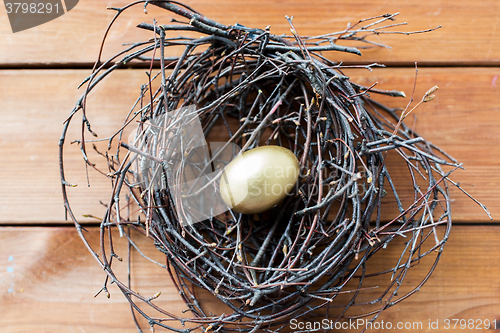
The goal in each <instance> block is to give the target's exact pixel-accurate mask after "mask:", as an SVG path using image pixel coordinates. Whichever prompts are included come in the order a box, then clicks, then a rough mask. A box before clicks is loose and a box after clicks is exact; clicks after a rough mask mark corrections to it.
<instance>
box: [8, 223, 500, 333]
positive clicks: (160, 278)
mask: <svg viewBox="0 0 500 333" xmlns="http://www.w3.org/2000/svg"><path fill="white" fill-rule="evenodd" d="M499 233H500V227H493V226H478V227H470V226H467V227H466V226H462V227H460V226H458V227H454V228H453V229H452V233H451V237H450V240H449V242H448V243H447V244H446V247H445V251H444V253H443V256H442V258H441V261H440V262H439V265H438V266H437V269H436V271H435V272H434V274H433V275H432V276H431V278H430V280H429V281H428V283H427V284H425V285H424V286H423V288H422V289H421V290H420V292H418V293H416V294H415V295H413V296H411V297H410V298H408V299H406V300H404V301H403V302H401V303H399V304H398V305H396V306H394V307H392V308H390V309H388V310H386V311H385V312H383V313H382V315H381V316H380V318H379V320H378V322H381V321H384V322H385V323H386V324H387V323H388V322H390V323H392V324H393V325H396V324H397V323H398V322H403V323H407V322H408V323H422V329H408V330H404V331H409V332H436V331H446V332H464V330H461V329H459V328H458V326H457V328H456V329H449V330H444V327H445V326H444V325H445V320H446V319H450V320H452V319H459V320H460V319H465V320H469V319H473V320H475V322H476V321H477V320H486V319H489V320H490V321H492V320H494V319H497V321H498V320H500V318H499V317H498V312H499V310H500V301H499V300H498V297H497V291H498V289H499V288H500V280H499V279H497V278H495V277H496V276H498V274H499V269H498V265H492V264H491V263H492V262H498V260H500V254H499V253H500V243H499V242H498V236H497V235H498V234H499ZM98 234H99V230H98V228H89V232H88V233H87V235H88V239H89V240H90V243H91V244H92V245H93V246H95V245H97V244H98V237H99V236H98ZM133 239H134V241H135V242H136V244H137V245H138V246H139V247H140V248H141V249H142V250H143V252H144V253H145V254H146V255H148V256H150V257H151V258H154V259H156V260H160V261H161V260H162V258H163V255H162V254H161V253H160V252H158V251H157V250H156V249H155V248H154V247H153V246H152V244H151V243H149V241H148V239H146V238H145V237H143V236H139V235H136V236H133ZM115 240H116V243H115V246H116V247H115V249H116V253H117V254H118V255H120V256H122V257H123V258H126V257H127V247H126V246H125V242H123V239H119V238H118V237H117V239H115ZM392 244H393V243H391V244H390V245H389V246H388V248H387V249H386V250H384V251H382V252H381V253H379V254H380V255H379V254H377V255H376V256H374V257H373V258H372V259H371V262H370V261H369V263H370V265H369V267H368V270H369V271H375V270H377V269H381V268H383V267H386V266H387V265H390V264H392V263H394V262H395V261H396V260H397V258H398V256H399V251H400V250H401V248H400V247H399V246H401V245H403V244H402V242H399V243H398V244H399V245H398V246H396V245H394V247H393V246H392ZM0 253H1V255H0V309H1V310H2V316H0V330H1V331H2V332H10V333H17V332H137V330H136V329H135V326H134V324H133V320H132V316H131V313H130V308H129V306H128V303H127V301H126V300H125V298H124V296H123V295H122V294H121V292H120V291H119V290H118V288H117V287H116V286H115V285H111V286H110V289H109V290H110V292H111V298H110V299H107V298H106V297H105V296H104V295H100V296H98V297H96V298H94V297H93V295H94V293H95V292H97V291H98V290H99V289H100V288H101V286H102V283H103V282H104V278H105V273H104V272H103V271H102V270H101V268H100V266H99V265H98V264H97V262H96V261H95V260H94V259H93V258H92V257H91V256H90V254H89V253H88V251H87V250H86V248H85V247H84V245H83V243H82V242H81V241H80V239H79V237H78V235H77V233H76V230H75V229H74V228H67V227H60V228H51V227H45V228H41V227H29V228H26V227H2V228H0ZM428 263H429V262H422V263H421V264H419V265H417V266H415V267H413V268H412V269H410V271H409V275H408V276H407V277H406V279H405V280H404V283H403V286H402V290H403V291H404V290H409V289H410V288H413V287H415V285H416V284H417V283H418V282H419V281H420V280H419V279H420V278H421V277H422V276H423V275H424V274H425V273H426V272H427V269H428V268H429V266H428ZM132 264H133V268H134V272H135V274H134V275H133V276H132V284H133V286H134V288H135V289H136V290H138V291H139V292H141V294H142V295H151V296H152V295H154V294H155V293H157V292H158V291H161V292H162V294H161V296H160V297H159V298H158V299H157V300H156V301H155V303H156V304H157V305H158V306H160V307H162V308H163V309H166V310H168V311H171V312H174V313H176V314H181V311H182V310H183V309H184V308H185V306H184V304H183V303H182V301H181V299H180V297H179V295H178V293H177V292H176V290H175V288H174V286H173V285H172V283H171V282H170V279H169V277H168V275H167V273H166V272H165V271H164V270H163V269H162V268H160V267H159V266H156V265H154V264H151V263H149V262H147V261H146V260H145V259H144V258H142V257H140V256H139V255H138V254H137V252H134V253H133V256H132ZM113 267H114V271H115V273H116V274H117V276H118V278H119V279H120V280H122V279H126V276H127V275H126V274H127V270H126V263H125V262H123V263H120V262H116V261H115V263H114V266H113ZM492 277H493V278H492ZM388 279H389V276H387V275H384V276H380V277H378V278H376V279H375V281H372V284H373V285H378V286H384V285H387V283H388ZM401 295H402V293H401ZM207 301H209V299H207ZM210 306H211V309H217V305H216V304H215V303H213V302H212V305H210ZM320 320H321V319H320ZM429 321H431V322H433V323H434V322H436V321H438V323H439V328H440V330H432V329H429V327H428V325H429ZM476 323H479V322H478V321H477V322H476ZM451 324H452V325H453V322H452V323H451ZM414 327H416V328H418V327H417V326H414ZM144 328H145V330H146V331H147V330H148V327H147V325H146V326H144ZM158 331H161V330H159V329H158V328H157V332H158ZM342 331H344V330H342ZM345 331H346V332H359V331H360V329H357V330H345ZM387 331H388V330H383V329H377V330H370V331H369V332H387ZM465 331H472V330H465Z"/></svg>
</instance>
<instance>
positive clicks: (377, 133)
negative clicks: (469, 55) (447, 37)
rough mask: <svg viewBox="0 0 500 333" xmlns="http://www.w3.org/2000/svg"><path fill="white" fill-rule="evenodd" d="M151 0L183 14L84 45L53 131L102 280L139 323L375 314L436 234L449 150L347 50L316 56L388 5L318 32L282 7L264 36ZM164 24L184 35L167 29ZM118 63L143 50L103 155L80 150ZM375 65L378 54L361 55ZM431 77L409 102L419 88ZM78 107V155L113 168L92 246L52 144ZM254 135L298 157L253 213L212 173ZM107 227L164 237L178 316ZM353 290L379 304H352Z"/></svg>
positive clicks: (442, 234)
mask: <svg viewBox="0 0 500 333" xmlns="http://www.w3.org/2000/svg"><path fill="white" fill-rule="evenodd" d="M140 3H144V2H141V1H139V2H136V3H133V4H131V5H128V6H126V7H124V8H119V9H116V8H115V9H114V10H116V11H117V13H116V17H115V19H113V21H112V23H111V24H110V27H109V28H108V31H109V29H110V28H111V26H112V24H113V23H114V22H115V21H116V19H117V18H119V16H120V15H121V14H122V13H123V12H124V11H125V10H126V9H127V8H129V7H131V6H133V5H136V4H140ZM146 5H148V3H147V2H146V3H144V9H146ZM149 5H155V6H158V7H161V8H164V9H166V10H168V11H171V12H172V13H175V14H177V15H179V16H180V17H183V18H187V19H188V20H189V23H181V22H180V21H178V20H175V22H177V24H172V25H159V24H156V22H154V23H152V24H146V23H142V24H139V28H141V29H145V30H146V31H150V33H151V38H150V39H149V40H146V41H144V42H140V43H135V44H132V45H129V46H128V47H127V48H126V49H124V51H123V52H120V53H119V54H117V55H115V56H113V57H112V58H110V59H108V60H106V61H104V62H101V60H100V59H98V61H97V62H96V65H95V67H94V70H93V71H92V74H91V75H90V76H89V77H88V78H87V79H86V80H85V81H84V84H85V85H86V89H85V93H84V94H83V96H82V98H81V99H80V100H79V101H78V102H77V104H76V106H75V108H74V109H73V110H72V112H71V114H70V116H69V117H68V119H67V120H66V122H65V126H64V130H63V134H62V137H61V141H60V162H61V177H62V184H63V194H64V199H65V207H66V209H67V212H69V214H70V216H71V218H72V219H73V221H74V223H75V225H76V227H77V230H78V232H79V234H80V236H81V237H82V239H83V240H84V242H85V243H86V244H87V245H88V247H89V249H90V251H91V252H92V253H93V254H94V256H95V258H96V259H97V261H98V262H99V263H100V265H101V266H102V267H103V268H104V271H105V272H106V274H107V276H108V277H107V278H106V283H105V285H104V287H103V290H104V291H107V282H108V281H111V282H114V283H116V284H117V285H118V287H119V288H120V289H121V291H122V292H123V293H124V295H125V296H126V298H127V300H128V301H129V302H130V303H131V305H132V312H133V313H134V318H135V314H136V313H140V314H141V315H142V316H144V317H145V318H146V319H147V322H148V324H149V325H150V326H151V327H152V328H155V327H157V328H159V327H163V328H167V329H171V330H173V331H179V332H190V331H193V330H202V331H209V330H214V331H217V332H230V331H234V332H256V331H279V330H281V329H283V328H286V327H287V326H288V323H289V322H290V321H291V320H293V319H295V320H306V319H307V318H317V316H319V317H322V318H329V320H333V323H337V322H341V321H342V320H347V319H349V318H358V317H361V316H363V315H364V316H368V318H370V320H372V321H373V320H375V319H376V318H377V316H378V315H379V314H380V313H381V312H382V310H384V309H386V308H388V307H390V306H392V305H394V304H396V303H398V302H400V301H401V300H403V299H405V298H407V297H408V296H409V295H411V294H413V293H414V292H415V291H417V290H418V289H419V288H420V287H421V286H422V285H423V284H424V283H425V282H426V281H427V279H428V278H429V276H430V274H431V273H432V271H433V270H434V268H435V267H436V264H437V262H438V260H439V258H440V256H441V253H442V250H443V247H444V245H445V243H446V241H447V239H448V235H449V233H450V229H451V222H452V220H451V211H450V198H449V194H448V186H449V185H450V184H454V183H452V182H451V180H449V178H448V176H449V174H450V173H451V172H452V171H453V170H455V169H457V168H459V167H460V165H459V164H458V163H457V161H456V160H454V159H453V158H452V157H450V156H448V155H447V154H446V153H444V152H443V151H441V150H440V149H439V148H437V147H436V146H434V145H433V144H431V143H430V142H427V141H426V140H425V139H424V138H422V137H420V136H419V135H417V133H415V132H414V131H413V130H412V129H410V128H409V127H408V126H406V125H405V123H404V122H403V119H404V118H405V117H406V116H407V115H408V114H409V113H410V112H411V111H412V110H413V108H410V107H406V108H405V109H404V110H403V111H402V112H400V111H401V110H399V109H392V108H389V107H386V106H384V105H382V104H381V103H379V102H377V101H376V100H375V99H374V98H373V97H372V96H377V95H380V94H382V95H389V96H394V97H397V96H404V93H402V92H399V91H385V90H378V89H375V87H374V86H370V87H365V86H363V85H361V84H357V83H355V82H352V81H351V80H350V78H349V77H348V76H346V75H345V73H344V72H345V69H346V68H349V67H357V66H344V65H342V64H341V63H336V62H332V61H331V60H329V58H326V57H325V56H324V54H325V52H327V51H328V52H330V51H332V52H335V51H337V52H338V51H340V52H350V53H354V54H359V53H360V52H359V50H358V49H357V48H353V47H346V46H341V45H339V44H337V42H339V41H342V40H354V41H359V42H367V39H366V37H367V36H369V35H371V34H378V33H381V32H383V31H385V30H384V29H388V28H390V27H392V26H394V25H397V24H393V23H391V21H392V20H394V17H395V15H389V14H386V15H382V16H378V17H373V18H370V19H366V20H361V21H359V22H358V23H357V24H354V25H352V26H349V27H348V28H347V29H346V30H344V31H341V32H338V33H332V34H326V35H323V36H317V37H303V36H300V35H299V34H298V33H297V30H296V29H295V27H294V26H293V22H292V19H291V18H287V19H288V21H289V24H290V26H291V32H292V34H291V35H290V36H284V35H282V36H277V35H273V34H272V33H271V32H270V29H269V27H267V28H266V29H264V30H261V29H252V28H248V27H245V26H242V25H239V24H235V25H231V26H226V25H223V24H220V23H218V22H215V21H212V20H210V19H208V18H206V17H204V16H203V15H201V14H200V13H198V12H196V11H195V10H193V9H191V8H189V7H187V6H184V5H182V4H180V3H175V2H153V1H151V2H149ZM170 31H185V32H186V33H187V34H188V35H190V36H191V35H193V33H195V34H196V36H194V37H183V36H181V37H178V36H177V37H172V36H173V34H172V33H170ZM103 45H104V42H103ZM179 47H180V48H182V49H183V50H182V52H181V54H180V55H179V56H177V57H171V54H172V52H169V50H170V49H175V48H177V49H178V48H179ZM334 55H335V54H334V53H331V57H330V58H334ZM129 64H132V65H133V64H135V65H136V66H139V67H140V66H141V64H147V68H148V70H147V75H148V79H147V80H145V82H144V85H143V86H142V87H141V92H140V95H139V96H138V98H137V101H136V103H135V104H134V105H133V106H132V107H131V108H130V110H124V112H123V126H121V127H119V128H117V129H116V132H115V134H114V135H112V136H111V137H109V138H107V139H106V140H108V141H109V146H108V150H107V151H106V152H99V155H98V156H99V157H100V158H101V159H103V160H104V161H105V165H106V168H105V169H102V170H101V169H98V168H97V166H96V163H95V162H94V161H92V160H91V159H90V158H89V157H88V156H89V154H88V150H89V149H88V146H89V145H90V144H91V143H93V142H94V141H95V140H93V139H88V138H87V137H88V135H89V133H90V134H92V135H94V136H96V134H95V133H94V132H93V130H92V128H91V123H90V121H91V119H89V117H88V116H87V111H88V110H87V106H86V100H87V97H88V96H89V95H90V94H91V93H93V92H94V90H95V88H96V86H97V85H99V84H100V82H102V80H103V78H105V77H107V76H110V75H112V74H113V73H114V71H115V70H116V69H119V68H120V67H123V66H126V65H129ZM374 66H380V65H377V64H372V65H367V66H360V67H365V68H367V69H371V68H372V67H374ZM436 89H437V87H435V88H432V89H430V90H429V91H428V92H427V93H426V94H425V95H424V96H423V98H422V100H421V101H420V102H419V103H417V105H419V104H421V103H425V102H428V101H430V100H432V99H433V98H434V95H433V93H434V91H435V90H436ZM77 115H81V117H82V118H81V119H82V120H81V123H80V125H81V126H82V129H84V130H83V131H82V136H81V138H80V139H78V140H77V141H76V142H77V143H78V146H79V148H80V149H81V151H82V153H83V157H84V159H85V161H86V163H87V167H90V168H94V169H96V170H97V171H98V172H100V174H101V175H102V177H106V178H107V179H109V180H111V183H112V190H111V191H110V193H109V194H110V196H109V202H108V203H106V204H105V206H106V213H105V215H104V217H103V218H102V222H101V230H102V232H101V246H100V249H99V250H97V249H95V250H94V249H92V247H91V246H90V245H89V243H88V240H87V239H86V235H85V233H84V232H82V226H81V224H80V223H79V222H78V218H77V217H76V216H75V215H74V214H73V211H72V209H71V206H70V203H69V199H68V194H67V191H68V187H70V186H71V184H70V183H68V182H67V181H66V178H65V175H64V166H63V152H64V150H65V149H64V144H65V141H66V134H67V132H68V128H69V127H70V123H71V122H73V121H74V120H75V119H76V117H77ZM131 129H132V130H131ZM127 131H128V132H127ZM129 133H131V134H129ZM215 142H217V144H215ZM265 145H275V146H282V147H285V148H287V149H289V150H290V151H292V152H293V154H295V156H296V157H297V159H298V161H299V165H300V175H299V179H298V181H297V182H296V184H295V185H294V187H293V189H292V190H291V191H289V193H288V195H287V196H286V198H285V199H284V200H283V201H282V202H281V203H280V204H278V205H276V206H275V207H273V208H271V209H269V210H267V211H265V212H263V213H256V214H241V213H237V212H235V211H234V210H232V209H230V207H225V206H223V205H222V206H221V204H223V203H222V202H221V201H220V196H218V190H219V181H218V179H219V178H220V175H221V172H222V170H223V168H224V166H225V165H227V164H228V163H229V162H230V161H231V160H232V159H233V158H234V157H235V156H237V155H238V154H241V152H242V151H248V150H251V149H253V148H256V147H258V146H265ZM94 148H95V145H94ZM96 150H97V148H96ZM112 151H113V152H114V153H112ZM390 156H396V157H397V159H398V160H399V162H400V163H399V165H397V170H400V172H401V170H407V174H406V176H405V177H406V182H409V183H411V185H412V190H414V193H413V194H412V203H411V204H409V205H408V204H405V203H404V202H403V199H402V198H401V196H400V194H398V188H397V184H396V183H395V181H393V178H391V175H390V173H389V168H388V165H387V163H386V161H387V160H388V157H390ZM392 164H394V163H392ZM444 169H447V170H444ZM200 175H201V176H200ZM455 185H456V184H455ZM406 188H408V187H407V186H406ZM186 191H187V192H186ZM407 195H408V194H406V196H407ZM387 203H389V204H387ZM389 205H392V206H394V208H395V209H392V212H394V214H393V216H392V217H391V218H389V219H387V217H385V218H384V216H387V215H383V211H384V209H385V208H386V207H387V206H389ZM131 207H135V208H133V209H131ZM221 207H222V208H221ZM125 208H128V212H129V213H124V212H125V211H126V210H125ZM130 212H131V213H130ZM440 225H441V226H440ZM438 226H440V227H439V228H438ZM113 229H117V230H118V231H119V234H120V235H121V236H122V237H124V238H126V239H127V240H128V241H129V242H130V244H131V245H132V246H133V247H134V248H136V249H137V251H140V249H139V248H138V247H137V245H136V244H135V243H134V242H133V241H132V240H131V238H130V230H135V231H138V232H139V233H141V234H143V235H144V236H146V237H148V238H149V239H151V240H152V243H153V244H154V246H155V247H156V248H157V249H158V250H159V251H161V252H162V253H164V255H165V256H166V259H167V265H166V266H165V265H162V264H159V265H160V266H162V267H164V268H165V274H166V275H167V274H170V276H171V277H172V279H173V282H174V283H173V285H174V286H175V287H176V288H177V289H178V291H179V293H180V295H181V297H182V299H183V300H184V301H185V305H186V313H185V316H178V315H175V314H172V313H171V312H170V311H168V309H161V308H160V307H159V306H157V305H156V304H155V302H156V299H157V298H158V297H159V295H154V296H152V297H149V298H148V297H146V296H142V295H141V294H139V293H138V292H137V291H135V290H133V288H132V287H131V285H130V283H127V282H126V281H120V280H119V279H118V278H117V277H116V275H115V274H114V272H113V267H114V265H115V264H114V261H113V258H117V255H116V254H115V253H114V250H113V235H112V234H111V232H112V230H113ZM114 235H116V233H114ZM398 239H404V243H402V242H398V241H397V240H398ZM393 243H397V244H398V245H397V246H398V247H400V248H402V251H401V254H400V257H399V258H397V260H396V261H395V262H394V265H393V266H391V267H389V268H383V269H380V268H379V267H378V266H370V263H371V258H374V257H376V255H377V253H379V252H383V251H382V249H385V248H387V247H391V246H392V244H393ZM401 244H403V245H401ZM394 246H396V245H394ZM106 248H107V249H108V251H106ZM141 253H142V252H141ZM431 254H432V257H433V258H434V259H433V264H431V265H430V268H429V271H428V274H426V275H425V276H423V277H422V281H421V282H420V283H416V284H414V286H415V287H414V288H413V289H411V290H406V291H405V292H404V293H403V294H402V295H401V294H398V292H399V293H401V289H400V288H401V285H402V281H403V279H404V277H405V276H406V275H407V273H408V271H409V270H410V268H411V267H413V266H414V265H415V264H417V263H419V262H420V261H421V260H422V258H424V257H426V256H428V255H431ZM377 269H379V270H377ZM384 274H387V276H390V277H391V279H390V280H389V279H387V286H383V287H380V288H379V289H378V290H381V291H380V292H378V293H377V294H376V296H374V298H373V299H371V300H366V297H365V298H363V297H361V296H360V295H362V294H363V291H364V290H367V289H370V290H372V289H373V288H374V286H373V285H372V284H370V282H369V281H370V278H373V277H377V276H380V275H384ZM199 288H201V289H203V290H205V291H208V292H209V293H210V294H211V295H212V296H211V297H212V298H213V302H210V304H214V303H217V302H221V303H222V304H224V306H225V310H224V313H213V310H212V309H211V307H210V306H211V305H210V304H202V302H200V301H199V300H198V298H197V295H198V293H197V291H196V290H198V289H199ZM370 295H375V294H373V293H372V294H370ZM382 300H384V302H382ZM139 303H141V304H142V306H140V305H139ZM367 304H378V307H377V308H376V309H374V310H369V311H365V312H366V313H364V312H362V311H358V310H355V311H354V312H352V313H351V312H350V311H352V309H353V308H356V307H357V308H358V309H361V310H363V309H364V308H363V305H367ZM144 305H146V309H144ZM147 308H150V310H151V311H154V312H155V314H154V315H152V314H149V313H148V311H147ZM314 316H316V317H314ZM173 321H177V322H179V323H181V324H182V326H178V325H177V326H176V325H174V324H173V323H172V322H173ZM136 323H137V325H138V326H139V323H138V322H137V321H136ZM184 325H185V326H184Z"/></svg>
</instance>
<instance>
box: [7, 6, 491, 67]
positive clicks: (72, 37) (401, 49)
mask: <svg viewBox="0 0 500 333" xmlns="http://www.w3.org/2000/svg"><path fill="white" fill-rule="evenodd" d="M184 2H185V3H186V4H188V5H190V6H192V7H193V8H195V9H197V10H198V11H200V12H201V13H203V14H205V15H206V16H208V17H210V18H213V19H215V20H217V21H220V22H222V23H224V24H234V23H236V22H238V23H240V24H243V25H246V26H249V27H255V28H261V29H262V28H264V27H266V26H267V25H271V26H272V32H274V33H277V34H281V33H289V28H290V27H289V25H288V23H287V21H286V20H285V15H289V16H294V17H295V19H294V22H295V23H294V24H295V26H296V28H297V30H298V32H299V33H300V34H301V35H316V34H324V33H328V32H335V31H340V30H343V29H345V27H346V26H347V24H348V23H349V22H350V23H352V24H354V23H356V22H357V21H358V20H360V19H363V18H368V17H372V16H375V15H381V14H385V13H396V12H400V13H401V14H400V16H398V18H397V21H396V22H408V25H407V26H403V27H399V28H396V29H391V30H393V31H397V30H400V31H418V30H424V29H429V28H434V27H437V26H439V25H441V26H442V27H443V28H442V29H440V30H438V31H435V32H432V33H427V34H422V35H413V36H402V35H387V34H384V35H379V36H373V38H371V40H372V41H374V42H381V43H384V44H386V45H389V46H392V49H383V48H376V49H371V50H364V51H363V54H364V56H363V57H362V58H359V57H357V56H350V55H343V54H330V57H331V58H332V59H336V60H344V61H345V60H347V61H355V62H373V61H376V62H383V63H405V64H412V63H413V62H415V61H418V62H425V63H431V64H447V63H454V64H498V62H499V60H500V44H499V43H498V40H499V38H500V29H497V28H498V26H497V25H498V23H499V22H498V20H499V8H500V7H499V6H500V3H499V2H498V1H495V0H484V1H480V2H470V1H453V0H438V1H435V0H423V1H418V2H416V1H411V0H405V1H396V0H378V1H358V2H356V3H353V2H352V1H346V0H341V1H335V2H331V1H323V0H312V1H307V2H304V1H289V2H288V1H287V2H282V1H269V0H253V1H241V2H237V1H231V0H217V1H203V0H187V1H184ZM127 3H129V2H128V1H126V0H119V1H102V0H86V1H80V3H79V4H78V5H77V6H76V7H75V8H74V9H73V10H71V11H70V12H68V13H67V14H65V15H64V16H62V17H59V18H57V19H56V20H54V21H51V22H49V23H46V24H44V25H42V26H39V27H35V28H33V29H29V30H26V31H22V32H19V33H16V34H12V33H11V28H10V26H9V21H8V19H7V15H6V12H5V9H4V7H0V45H1V46H2V47H1V48H0V65H3V66H7V65H10V66H16V67H23V66H26V64H31V65H34V64H53V65H57V64H77V63H92V62H94V61H95V60H96V57H97V53H98V50H99V45H100V41H101V38H102V36H103V34H104V30H105V28H106V26H107V24H108V22H109V21H110V19H111V18H112V16H113V15H114V12H111V11H108V10H106V7H107V6H113V7H120V6H123V5H125V4H127ZM148 12H149V14H148V15H145V14H144V13H143V11H142V6H141V5H139V6H136V7H135V9H132V10H130V12H129V13H126V14H124V15H123V18H122V19H120V20H119V21H118V22H117V24H116V26H115V27H114V28H113V29H112V30H111V32H110V34H109V45H108V47H107V48H106V50H105V55H111V54H114V53H116V52H117V51H118V50H120V49H121V48H122V44H123V43H130V42H136V41H138V40H144V39H145V38H149V37H152V35H151V34H148V33H144V32H142V31H140V30H139V29H137V28H135V26H136V25H137V24H138V23H141V22H149V23H152V21H153V18H155V19H156V20H157V21H158V22H159V23H162V24H168V23H169V22H170V18H171V17H172V15H171V14H170V13H166V12H165V11H162V10H158V9H155V8H154V7H153V6H150V7H149V9H148ZM173 34H175V35H177V33H173Z"/></svg>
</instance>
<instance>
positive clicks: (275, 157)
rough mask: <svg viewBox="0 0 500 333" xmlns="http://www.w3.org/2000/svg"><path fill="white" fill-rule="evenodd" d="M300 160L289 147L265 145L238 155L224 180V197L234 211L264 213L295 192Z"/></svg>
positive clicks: (222, 187)
mask: <svg viewBox="0 0 500 333" xmlns="http://www.w3.org/2000/svg"><path fill="white" fill-rule="evenodd" d="M298 176H299V161H298V160H297V157H296V156H295V155H294V154H293V152H292V151H290V150H289V149H286V148H283V147H280V146H261V147H257V148H254V149H251V150H248V151H245V152H244V153H243V154H241V155H239V156H237V157H236V158H235V159H234V160H233V161H231V163H229V165H228V166H227V167H226V168H225V169H224V172H223V173H222V177H221V179H220V193H221V197H222V200H224V202H225V203H226V204H227V205H228V207H230V208H231V209H232V210H233V211H235V212H238V213H243V214H256V213H262V212H264V211H266V210H268V209H270V208H272V207H274V206H276V205H277V204H278V203H280V202H281V201H282V200H283V199H284V198H285V197H286V196H287V195H288V194H290V193H291V192H292V189H293V187H294V186H295V183H296V182H297V178H298Z"/></svg>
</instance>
